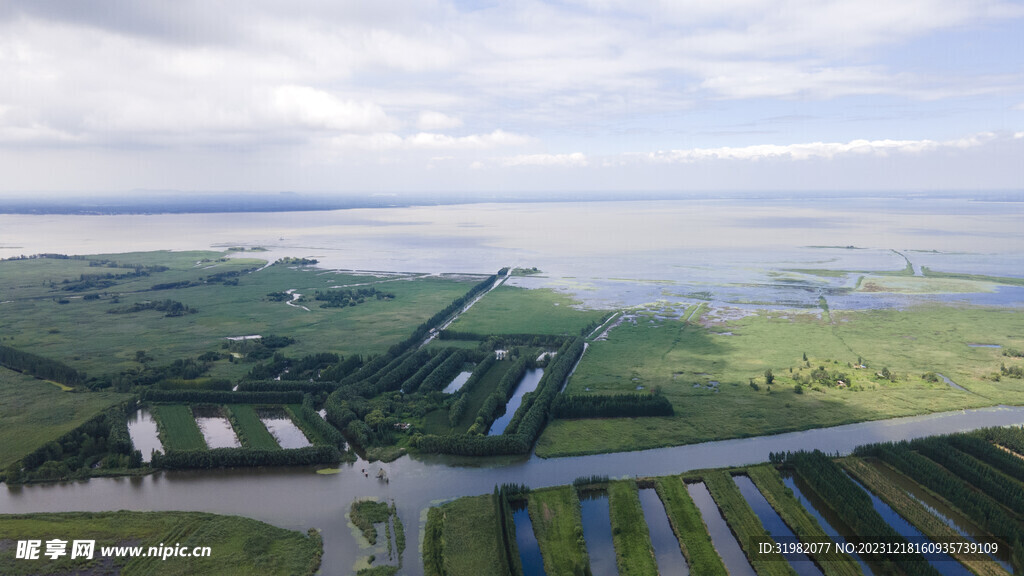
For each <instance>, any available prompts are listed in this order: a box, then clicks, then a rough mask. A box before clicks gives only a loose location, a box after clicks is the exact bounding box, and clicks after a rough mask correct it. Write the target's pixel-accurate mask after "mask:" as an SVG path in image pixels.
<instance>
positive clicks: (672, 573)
mask: <svg viewBox="0 0 1024 576" xmlns="http://www.w3.org/2000/svg"><path fill="white" fill-rule="evenodd" d="M639 492H640V506H641V508H643V511H644V519H645V520H646V521H647V529H648V531H649V532H650V535H651V546H653V547H654V559H655V560H656V561H657V563H658V573H659V574H661V576H687V575H688V574H689V573H690V569H689V567H688V566H687V564H686V559H685V558H684V557H683V551H682V550H681V549H680V548H679V540H678V539H677V538H676V535H675V532H673V531H672V525H671V524H669V521H668V514H667V513H666V512H665V506H664V505H663V504H662V502H661V498H659V497H658V492H657V491H656V490H654V489H653V488H644V489H641V490H640V491H639Z"/></svg>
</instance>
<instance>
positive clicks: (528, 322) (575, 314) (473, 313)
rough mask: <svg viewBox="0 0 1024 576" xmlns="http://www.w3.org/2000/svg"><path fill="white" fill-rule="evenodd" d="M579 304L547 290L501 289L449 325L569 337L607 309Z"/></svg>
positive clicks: (478, 331)
mask: <svg viewBox="0 0 1024 576" xmlns="http://www.w3.org/2000/svg"><path fill="white" fill-rule="evenodd" d="M577 304H578V302H576V301H574V300H573V299H572V298H570V297H569V296H566V295H565V294H561V293H559V292H555V291H554V290H548V289H537V290H527V289H526V288H516V287H513V286H501V287H499V288H496V289H495V290H493V291H491V292H489V293H488V294H487V296H485V297H484V298H483V299H482V300H480V301H479V302H477V303H476V304H474V305H473V307H472V308H470V309H469V312H466V313H465V314H463V315H462V316H460V317H459V319H458V320H456V321H455V323H453V324H452V325H451V326H450V329H451V330H454V331H458V332H473V333H476V334H568V335H570V336H577V335H579V333H580V330H582V329H583V328H584V327H586V326H589V325H590V324H591V323H593V322H596V321H598V320H600V319H601V318H603V317H604V316H605V315H606V314H607V313H608V312H607V310H577V309H576V308H574V307H573V306H575V305H577Z"/></svg>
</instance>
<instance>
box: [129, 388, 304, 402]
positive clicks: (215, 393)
mask: <svg viewBox="0 0 1024 576" xmlns="http://www.w3.org/2000/svg"><path fill="white" fill-rule="evenodd" d="M140 399H141V400H142V401H144V402H169V403H174V404H299V403H301V402H302V392H298V391H294V390H293V391H291V392H222V391H219V390H144V391H143V392H142V394H141V395H140Z"/></svg>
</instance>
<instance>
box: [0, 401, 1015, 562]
mask: <svg viewBox="0 0 1024 576" xmlns="http://www.w3.org/2000/svg"><path fill="white" fill-rule="evenodd" d="M1022 423H1024V407H996V408H984V409H979V410H966V411H957V412H946V413H941V414H930V415H925V416H914V417H909V418H895V419H891V420H880V421H875V422H863V423H859V424H849V425H845V426H836V427H832V428H823V429H818V430H808V431H803V432H791V433H787V434H778V435H773V436H761V437H754V438H741V439H735V440H723V441H718V442H707V443H703V444H693V445H688V446H676V447H672V448H658V449H654V450H645V451H640V452H623V453H616V454H599V455H594V456H580V457H573V458H555V459H543V458H538V457H536V456H532V457H528V458H502V459H486V460H471V459H464V458H453V457H440V456H429V457H428V456H422V457H415V458H414V457H404V458H401V459H399V460H397V461H395V462H392V463H390V464H379V463H374V464H369V463H367V462H365V461H362V460H360V461H357V462H356V463H354V464H345V465H342V467H341V470H340V471H339V472H338V473H337V474H330V475H322V474H316V473H315V472H314V469H313V468H289V469H260V470H255V471H254V470H218V471H196V472H173V473H167V472H163V473H156V474H152V475H150V476H146V477H141V478H103V479H100V478H96V479H92V480H90V481H88V482H70V483H61V484H47V485H34V486H25V487H19V488H6V489H4V490H0V511H2V512H5V513H27V512H60V511H71V510H83V511H102V510H121V509H127V510H196V511H207V512H215V513H221V514H238V515H243V516H250V517H253V518H256V519H258V520H262V521H265V522H269V523H271V524H274V525H277V526H281V527H284V528H291V529H296V530H306V529H308V528H310V527H316V528H319V529H320V530H321V531H322V533H323V537H324V548H325V551H324V557H323V567H322V573H323V574H349V573H350V572H351V568H352V565H353V564H354V563H355V561H356V558H357V556H358V555H359V554H360V552H359V549H358V547H357V545H356V541H355V538H354V537H353V536H352V533H351V530H350V529H349V527H348V526H347V524H346V520H345V512H346V510H347V509H348V507H349V505H350V504H351V502H352V500H354V499H356V498H362V497H368V496H376V497H378V498H381V499H385V500H394V501H395V502H396V504H397V506H398V512H399V515H400V516H401V518H402V521H403V522H404V523H405V526H406V527H407V528H406V530H407V535H408V542H409V546H408V547H407V548H406V551H405V558H404V566H405V572H406V573H408V574H421V573H422V567H421V563H420V551H419V547H418V545H417V544H416V543H417V542H418V541H419V533H420V531H421V529H422V526H421V525H420V524H419V520H420V518H421V515H420V513H421V511H422V510H424V509H426V508H427V507H429V506H431V505H433V504H436V503H438V502H440V501H443V500H447V499H452V498H457V497H460V496H467V495H476V494H485V493H489V492H491V490H493V488H494V485H495V484H500V483H502V482H521V483H526V484H529V485H530V486H533V487H542V486H555V485H560V484H568V483H571V482H572V481H573V479H575V478H576V477H578V476H586V475H590V474H607V475H609V476H612V477H627V476H658V475H667V474H676V473H680V472H684V471H686V470H694V469H699V468H715V467H722V466H735V465H743V464H752V463H756V462H762V461H765V460H767V458H768V453H769V452H779V451H785V450H801V449H805V450H806V449H820V450H824V451H828V452H832V453H834V452H837V451H838V452H840V453H848V452H849V451H850V450H852V449H853V448H854V447H855V446H857V445H860V444H865V443H870V442H879V441H886V440H900V439H909V438H916V437H921V436H927V435H931V434H940V433H951V432H958V431H964V430H969V429H974V428H979V427H984V426H998V425H1009V424H1022ZM380 468H383V469H384V470H385V471H386V473H387V477H388V481H387V482H385V481H384V480H378V479H377V477H376V473H377V471H378V469H380ZM364 470H365V473H364ZM144 544H146V545H148V544H149V543H144ZM154 545H155V544H154ZM213 552H214V554H216V550H214V551H213Z"/></svg>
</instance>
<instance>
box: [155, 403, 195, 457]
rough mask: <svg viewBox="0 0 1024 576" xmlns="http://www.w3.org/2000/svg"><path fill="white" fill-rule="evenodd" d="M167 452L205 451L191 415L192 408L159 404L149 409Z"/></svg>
mask: <svg viewBox="0 0 1024 576" xmlns="http://www.w3.org/2000/svg"><path fill="white" fill-rule="evenodd" d="M149 411H150V413H151V414H152V415H153V419H154V420H156V423H157V428H158V430H159V432H160V442H161V443H162V444H163V445H164V448H166V449H167V450H206V439H205V438H203V433H202V432H201V431H200V430H199V425H198V424H196V419H195V417H194V416H193V415H192V407H191V406H186V405H183V404H159V405H154V406H151V407H150V409H149Z"/></svg>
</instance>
